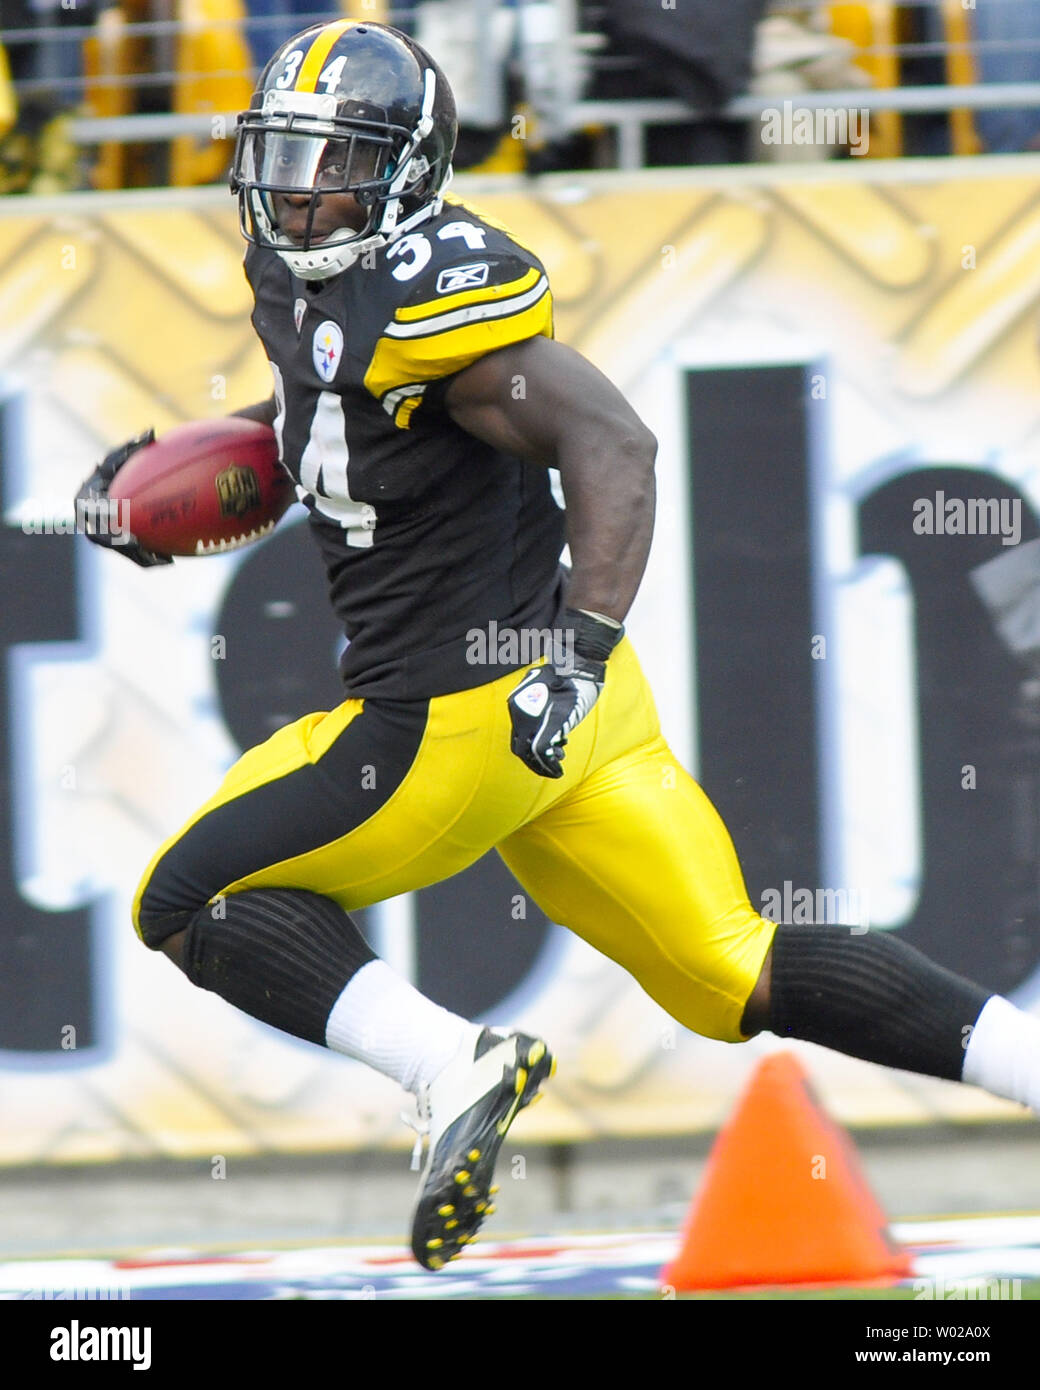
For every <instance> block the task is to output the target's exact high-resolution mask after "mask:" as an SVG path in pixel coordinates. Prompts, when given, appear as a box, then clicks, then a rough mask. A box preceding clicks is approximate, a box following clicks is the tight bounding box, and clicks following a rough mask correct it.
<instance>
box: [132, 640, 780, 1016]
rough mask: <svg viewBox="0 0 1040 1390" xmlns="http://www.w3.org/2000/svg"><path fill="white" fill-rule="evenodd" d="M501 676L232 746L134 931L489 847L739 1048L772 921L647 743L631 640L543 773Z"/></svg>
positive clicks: (428, 870)
mask: <svg viewBox="0 0 1040 1390" xmlns="http://www.w3.org/2000/svg"><path fill="white" fill-rule="evenodd" d="M521 675H522V673H520V672H516V673H512V674H510V675H507V676H503V677H501V678H499V679H497V680H495V681H493V682H491V683H490V684H488V685H482V686H478V687H476V688H475V689H472V690H466V691H462V692H460V693H458V694H455V695H443V696H438V697H437V698H435V699H431V700H428V701H387V700H353V699H348V700H346V701H344V703H343V704H341V705H339V706H338V707H337V708H336V709H334V710H332V711H330V712H328V713H319V714H311V715H307V716H306V717H305V718H303V719H299V720H297V721H296V722H295V723H293V724H290V725H287V726H286V727H285V728H283V729H280V730H279V731H278V732H277V733H276V734H274V735H273V736H272V737H271V738H269V739H268V740H267V741H266V742H265V743H263V744H260V745H259V746H258V747H256V748H253V749H250V750H249V751H248V752H247V753H245V754H244V755H243V756H242V757H241V758H240V759H239V760H238V762H237V763H235V765H234V766H233V767H232V768H231V769H230V771H229V772H228V774H227V776H226V777H225V779H224V782H223V783H222V785H221V786H220V788H219V790H218V791H217V792H216V794H215V795H214V796H213V797H212V798H211V799H210V800H209V801H208V802H206V804H205V805H204V806H202V807H201V809H200V810H199V811H198V812H197V813H196V815H195V816H193V817H192V819H191V820H190V821H189V822H188V824H187V825H186V826H184V827H183V828H182V829H181V830H180V831H178V833H177V834H176V835H174V836H172V837H171V839H169V840H168V841H167V842H166V843H165V844H164V845H163V846H162V847H161V848H160V849H159V851H158V853H157V854H156V856H155V858H154V859H153V861H152V863H151V864H150V865H149V867H148V870H147V872H146V873H145V875H144V878H143V880H142V882H141V885H140V887H139V888H138V891H137V894H136V896H135V899H134V924H135V927H136V928H137V931H138V933H139V934H140V935H141V937H142V939H143V940H144V941H145V942H146V943H147V944H148V945H150V946H153V947H157V946H159V945H161V943H162V941H163V940H164V939H165V938H166V937H167V936H169V935H171V934H172V933H173V932H175V931H177V930H179V929H181V928H182V927H184V926H186V925H187V922H188V921H189V920H190V918H191V916H192V915H193V914H194V913H195V912H197V911H198V909H199V908H200V907H202V906H203V905H204V904H205V903H207V902H210V901H212V900H213V899H214V898H216V897H218V896H221V895H223V894H228V893H238V892H242V891H244V890H246V889H250V888H275V887H278V888H303V889H309V890H311V891H312V892H316V893H321V894H324V895H325V896H327V897H330V898H333V899H335V901H336V902H338V903H340V904H341V906H342V907H344V908H345V909H347V910H348V911H350V910H352V909H355V908H360V907H366V906H368V905H370V904H372V903H375V902H379V901H381V900H382V899H384V898H389V897H393V896H396V895H397V894H399V893H407V892H410V891H413V890H415V889H418V888H423V887H425V886H427V885H428V884H431V883H436V882H439V881H440V880H442V879H444V878H447V877H449V876H450V875H452V874H455V873H458V872H459V871H460V870H461V869H464V868H466V867H467V866H468V865H469V864H472V863H474V862H475V861H476V860H477V859H479V858H480V857H481V856H482V855H484V854H485V853H486V852H487V851H488V850H490V849H492V848H496V849H497V850H498V851H499V853H500V854H501V856H502V858H503V859H504V860H505V862H506V864H507V865H508V866H509V868H510V869H511V870H512V872H513V873H514V874H515V876H516V877H517V879H518V880H519V881H520V883H521V885H522V886H523V888H524V889H525V890H526V891H527V892H528V893H529V894H530V895H531V897H532V898H534V900H535V901H536V902H537V903H538V905H539V907H541V908H542V909H543V911H544V912H545V913H546V915H547V916H548V917H549V918H551V919H552V920H553V921H555V922H558V923H560V924H561V925H562V926H565V927H569V928H570V929H571V930H572V931H574V932H576V933H577V934H578V935H579V936H581V937H583V938H584V939H585V940H586V941H588V942H589V943H590V944H591V945H592V946H595V947H596V948H597V949H598V950H600V951H602V952H603V953H604V954H605V955H607V956H610V957H611V958H612V959H614V960H616V961H618V962H619V963H620V964H621V965H622V966H624V967H625V969H626V970H628V971H629V972H630V973H631V974H632V975H633V976H634V977H635V978H636V979H637V980H638V981H639V983H640V984H641V985H642V987H643V988H644V989H645V990H646V991H647V993H648V994H650V995H651V996H652V997H653V998H654V999H656V1000H657V1002H658V1003H659V1004H661V1005H662V1006H663V1007H664V1008H665V1009H666V1010H667V1011H668V1012H669V1013H670V1014H671V1015H672V1016H673V1017H674V1018H675V1019H677V1020H678V1021H679V1022H680V1023H682V1024H684V1025H685V1026H686V1027H688V1028H691V1029H693V1030H694V1031H696V1032H698V1033H701V1034H704V1035H706V1036H708V1037H713V1038H720V1039H723V1040H725V1041H730V1042H735V1041H739V1040H741V1038H742V1036H743V1035H742V1033H741V1031H740V1019H741V1016H742V1014H743V1011H744V1007H745V1004H746V1002H747V999H748V996H749V995H750V993H751V991H752V989H753V988H754V985H755V982H756V980H757V979H758V975H759V973H760V971H761V968H762V965H763V962H764V960H765V957H766V955H767V952H768V950H769V947H770V944H771V942H772V937H773V932H774V930H775V924H774V923H773V922H770V921H768V920H765V919H763V918H762V917H760V916H759V914H758V913H756V912H755V911H754V909H753V908H752V907H751V904H750V902H749V901H748V897H747V892H746V890H745V888H744V882H743V878H742V875H741V871H740V866H739V864H738V863H737V858H736V854H735V852H734V849H733V845H732V842H731V840H730V837H729V834H728V832H727V830H726V828H725V826H724V825H723V823H722V821H721V819H720V818H719V816H718V814H717V812H716V811H715V809H714V807H713V806H712V805H711V803H710V802H709V800H708V798H707V797H706V796H705V794H704V792H703V791H702V790H701V789H700V787H699V786H698V785H697V783H696V782H694V780H693V779H692V778H691V777H690V776H689V774H688V773H687V772H685V771H684V770H683V769H682V768H681V767H680V766H679V765H678V763H677V762H676V760H675V758H674V757H673V755H672V754H671V752H670V750H669V748H668V746H667V744H666V743H665V741H664V739H663V738H662V737H661V732H660V726H659V723H658V719H657V713H656V710H655V708H654V702H653V697H652V695H651V693H650V689H649V687H648V685H647V683H646V681H645V678H644V677H643V674H642V671H641V670H640V667H639V663H638V661H637V659H636V655H635V652H634V651H633V649H632V646H631V644H630V643H629V642H628V641H627V640H624V641H622V643H621V644H620V645H619V646H618V648H617V649H616V650H615V652H614V653H613V654H612V655H611V657H610V660H609V662H608V665H607V680H606V685H605V687H604V691H603V694H602V695H601V697H600V699H599V700H598V701H597V703H596V705H595V706H594V707H593V709H592V712H591V713H590V714H589V715H588V716H587V718H586V719H585V720H584V721H583V722H582V723H581V724H579V725H578V727H577V728H576V729H575V730H574V731H573V733H572V734H571V735H570V738H569V741H568V744H567V755H566V758H565V760H564V763H563V767H564V775H563V777H561V778H559V779H557V780H551V779H546V778H542V777H538V776H537V775H536V774H535V773H533V772H531V771H530V769H528V768H527V767H526V766H525V765H524V764H523V763H522V762H521V761H520V759H519V758H517V757H516V756H515V755H514V754H513V753H512V752H511V751H510V747H509V742H510V732H511V730H510V721H509V711H508V708H507V704H506V700H507V697H508V695H509V694H510V692H511V691H512V690H513V689H514V688H515V686H516V685H517V684H518V682H519V680H520V676H521Z"/></svg>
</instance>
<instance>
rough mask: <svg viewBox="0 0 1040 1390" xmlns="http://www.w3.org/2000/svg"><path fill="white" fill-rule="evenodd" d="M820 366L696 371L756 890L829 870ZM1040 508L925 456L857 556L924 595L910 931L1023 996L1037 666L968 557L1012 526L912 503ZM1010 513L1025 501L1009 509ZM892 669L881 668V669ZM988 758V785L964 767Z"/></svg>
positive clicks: (710, 730) (702, 469) (692, 423)
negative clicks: (824, 848)
mask: <svg viewBox="0 0 1040 1390" xmlns="http://www.w3.org/2000/svg"><path fill="white" fill-rule="evenodd" d="M811 370H812V368H811V367H810V366H808V365H784V366H753V367H738V368H719V369H708V370H691V371H689V372H687V374H686V379H685V401H686V407H687V422H686V423H687V433H688V442H689V478H690V492H691V515H692V522H691V526H692V534H691V542H692V546H691V548H692V554H693V560H692V564H693V581H694V585H695V591H694V600H695V615H696V647H695V679H696V682H697V686H696V689H697V708H698V713H699V727H698V737H699V743H700V750H701V765H700V776H701V780H702V782H703V783H704V785H705V789H706V790H707V791H708V793H709V795H710V796H711V797H712V799H713V800H714V801H715V803H716V805H717V806H718V808H719V810H720V812H721V814H722V816H723V818H724V819H725V821H726V822H727V824H728V826H729V828H730V831H731V833H732V835H733V838H734V841H735V843H736V846H737V850H738V853H739V854H740V856H741V861H742V863H743V866H744V870H745V877H746V879H747V886H748V891H749V893H750V896H751V900H752V902H761V901H762V893H763V890H764V889H766V888H768V887H769V886H771V885H774V886H775V885H776V884H779V883H783V882H785V881H787V880H790V881H792V882H794V883H797V884H804V885H809V886H816V885H819V883H820V872H821V868H820V864H821V857H822V856H821V841H822V836H821V795H820V773H821V767H822V760H823V759H825V758H826V756H827V754H828V750H827V749H826V748H825V747H823V746H822V739H823V731H822V729H821V723H820V700H821V698H825V693H826V690H827V686H826V684H825V683H821V682H822V675H821V671H820V668H822V667H823V665H824V663H823V662H813V661H810V660H808V659H807V657H808V653H809V650H810V643H811V639H812V634H813V633H814V632H817V631H818V630H819V628H818V626H817V623H818V615H817V616H816V617H814V612H813V604H812V594H813V585H814V578H815V571H814V566H815V565H820V564H822V557H820V556H818V555H815V554H813V546H812V540H811V537H812V530H813V520H814V519H813V516H812V514H811V508H812V490H811V486H810V461H811V457H812V450H813V448H814V447H815V446H816V438H817V437H814V435H813V433H812V428H811V424H812V422H811V419H810V416H809V412H810V411H812V412H814V416H813V418H815V413H816V412H819V411H821V410H822V409H823V408H824V407H822V406H821V404H820V403H819V402H818V401H817V402H813V401H812V400H811V393H810V389H809V387H810V372H811ZM940 491H941V492H944V493H945V496H946V497H947V498H948V499H958V498H959V499H962V500H963V501H965V502H966V501H967V499H969V498H987V499H989V498H993V499H997V500H998V501H999V500H1003V501H1004V502H1005V505H1007V504H1008V503H1011V504H1013V503H1015V502H1020V503H1021V516H1022V530H1021V540H1023V541H1028V540H1030V539H1032V538H1033V537H1034V536H1036V535H1037V533H1038V525H1037V519H1036V516H1035V514H1034V512H1033V509H1032V507H1031V505H1030V504H1029V503H1028V502H1027V501H1026V499H1025V498H1024V497H1023V496H1022V494H1021V493H1020V492H1019V491H1018V489H1016V488H1015V487H1014V486H1013V485H1012V484H1010V483H1008V482H1007V481H1006V480H1003V479H1001V478H999V477H998V476H997V475H996V474H993V473H991V472H989V471H988V470H984V469H976V468H966V467H954V466H950V467H942V468H939V467H931V468H913V469H909V468H908V469H907V471H906V472H904V473H901V474H898V475H897V476H895V477H893V478H891V479H889V480H888V481H887V482H885V483H884V484H882V485H881V486H879V487H877V488H875V489H873V491H871V492H870V493H869V494H868V495H867V496H865V497H864V498H862V500H861V501H860V503H859V508H858V521H859V541H860V553H861V555H863V556H868V555H887V556H892V557H893V558H895V559H896V560H898V561H899V562H900V564H901V565H902V566H903V568H904V571H905V573H906V577H907V582H908V584H909V586H910V589H911V591H912V596H913V609H914V632H913V650H914V654H915V658H916V690H917V710H916V724H917V729H918V740H919V749H918V767H919V775H920V806H921V819H922V835H921V854H922V865H921V882H920V892H919V898H918V901H917V904H916V907H915V908H914V910H913V912H912V914H911V915H910V917H909V918H908V919H907V921H905V922H904V923H902V924H901V926H900V928H899V930H900V933H901V935H902V936H903V937H904V939H906V940H907V941H909V942H911V944H913V945H915V946H917V947H918V948H919V949H921V950H923V951H925V952H926V953H927V954H929V955H931V956H932V957H934V959H936V960H937V961H938V962H939V963H941V964H943V965H945V966H947V967H948V968H950V969H952V970H956V971H958V972H959V973H962V974H965V975H968V976H970V977H971V978H973V979H976V980H978V981H979V982H980V983H981V984H983V985H984V986H986V987H987V988H990V989H993V990H995V991H1001V992H1004V993H1006V992H1008V991H1010V990H1012V989H1014V988H1015V987H1016V986H1017V985H1019V984H1021V983H1022V982H1023V981H1024V980H1025V979H1026V978H1028V977H1029V975H1031V974H1032V973H1033V971H1034V970H1035V968H1036V965H1037V961H1038V959H1040V901H1038V894H1037V890H1036V885H1037V882H1038V880H1040V839H1038V837H1040V711H1038V710H1037V708H1036V707H1035V706H1030V705H1029V704H1028V703H1027V702H1025V701H1024V699H1023V682H1024V681H1025V680H1026V679H1027V677H1028V675H1029V673H1028V671H1027V670H1026V669H1025V668H1024V667H1023V666H1022V665H1021V664H1020V663H1019V662H1018V661H1017V660H1016V659H1015V658H1014V657H1012V656H1011V655H1010V654H1009V653H1008V652H1007V650H1006V649H1005V647H1004V646H1003V645H1002V643H1001V641H1000V639H999V637H998V636H997V634H996V633H995V631H994V628H993V625H992V621H991V618H990V616H989V614H988V613H987V612H986V610H985V609H984V607H983V605H982V603H981V601H980V599H979V598H978V597H977V595H976V593H975V591H974V589H973V587H972V585H971V582H970V577H969V576H970V571H971V570H972V569H973V568H974V567H975V566H978V565H980V564H982V563H983V562H984V561H986V560H988V559H992V558H994V557H995V556H996V555H998V554H1000V553H1001V551H1002V548H1003V544H1004V542H1003V537H1002V536H1001V535H994V534H989V535H970V534H954V535H949V534H947V535H943V534H937V533H935V528H933V533H932V534H917V533H915V531H914V528H913V519H914V515H915V513H914V502H915V499H918V498H921V497H928V498H931V497H934V496H935V495H936V494H937V493H938V492H940ZM1009 510H1010V509H1009ZM877 678H878V680H883V679H884V675H883V673H878V677H877ZM966 765H971V766H972V767H973V768H975V769H977V772H978V776H977V788H976V789H975V790H972V791H971V792H970V793H969V792H966V791H965V790H964V787H963V785H962V769H963V768H964V767H965V766H966Z"/></svg>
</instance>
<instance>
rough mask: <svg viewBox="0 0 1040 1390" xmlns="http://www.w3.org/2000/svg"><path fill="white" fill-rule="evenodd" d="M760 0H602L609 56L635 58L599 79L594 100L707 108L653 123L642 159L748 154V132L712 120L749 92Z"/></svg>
mask: <svg viewBox="0 0 1040 1390" xmlns="http://www.w3.org/2000/svg"><path fill="white" fill-rule="evenodd" d="M765 4H766V0H727V3H726V4H724V5H720V4H718V3H716V0H681V3H680V0H676V3H675V5H674V7H672V6H665V5H663V4H662V3H661V0H605V6H604V7H605V9H606V20H605V25H604V27H605V29H606V32H607V35H608V38H609V40H610V46H609V48H608V49H607V50H606V54H605V56H606V57H607V58H608V59H612V58H617V57H619V56H620V57H629V58H634V59H635V60H636V68H635V71H634V72H632V71H628V72H626V71H624V69H617V70H616V71H615V72H614V73H613V74H611V73H609V72H605V73H604V75H603V76H601V77H599V78H597V81H596V84H595V86H594V88H593V91H592V93H591V95H592V96H594V97H596V98H608V99H609V98H613V97H617V98H621V99H627V100H631V99H632V98H636V97H643V98H646V97H658V98H660V97H673V98H678V99H679V100H681V101H685V102H687V103H688V104H689V105H690V106H693V107H696V109H697V110H698V111H701V112H705V113H709V115H708V117H707V118H706V119H704V120H698V121H696V122H693V121H688V122H683V123H681V124H677V125H663V126H652V127H651V128H650V129H649V130H648V132H647V163H648V164H651V165H661V164H665V165H668V164H730V163H735V162H738V161H740V160H742V159H745V158H746V157H747V155H746V143H747V132H746V130H745V127H744V125H743V124H742V123H741V122H738V121H727V120H712V119H711V118H710V113H711V112H714V111H718V110H719V108H720V107H722V106H724V105H725V104H726V103H727V102H728V101H730V100H731V99H732V98H733V97H735V96H739V95H740V94H741V93H742V92H746V91H747V87H748V82H749V81H750V78H751V55H752V49H753V45H754V36H755V26H756V25H757V23H758V21H759V19H760V18H761V16H762V12H763V10H764V9H765Z"/></svg>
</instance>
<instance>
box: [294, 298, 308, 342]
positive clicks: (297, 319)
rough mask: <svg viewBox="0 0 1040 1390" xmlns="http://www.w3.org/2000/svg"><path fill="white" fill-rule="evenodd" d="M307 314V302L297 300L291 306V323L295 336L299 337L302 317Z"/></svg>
mask: <svg viewBox="0 0 1040 1390" xmlns="http://www.w3.org/2000/svg"><path fill="white" fill-rule="evenodd" d="M306 312H307V301H306V300H305V299H298V300H297V301H296V303H295V304H294V305H293V306H292V316H293V323H294V324H295V325H296V336H297V337H299V335H300V329H301V328H302V327H303V316H304V314H306Z"/></svg>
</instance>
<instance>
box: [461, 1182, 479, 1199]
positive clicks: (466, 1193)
mask: <svg viewBox="0 0 1040 1390" xmlns="http://www.w3.org/2000/svg"><path fill="white" fill-rule="evenodd" d="M479 1191H480V1189H479V1188H477V1187H474V1186H473V1184H472V1183H470V1185H469V1187H464V1188H463V1189H462V1195H463V1197H476V1196H477V1195H478V1193H479Z"/></svg>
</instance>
